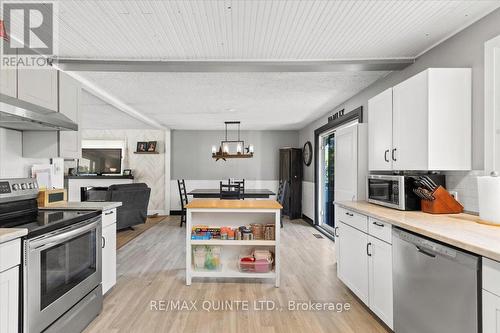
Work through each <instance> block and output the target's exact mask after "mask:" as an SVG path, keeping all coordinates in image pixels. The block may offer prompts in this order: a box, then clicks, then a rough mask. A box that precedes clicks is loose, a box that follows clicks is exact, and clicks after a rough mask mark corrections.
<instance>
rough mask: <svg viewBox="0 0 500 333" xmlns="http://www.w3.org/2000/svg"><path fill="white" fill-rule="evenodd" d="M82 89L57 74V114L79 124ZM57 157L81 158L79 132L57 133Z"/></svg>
mask: <svg viewBox="0 0 500 333" xmlns="http://www.w3.org/2000/svg"><path fill="white" fill-rule="evenodd" d="M81 91H82V87H81V84H80V82H78V81H77V80H75V79H73V78H72V77H71V76H69V75H68V74H66V73H64V72H59V112H60V113H62V114H64V115H65V116H66V117H68V118H69V119H71V120H72V121H74V122H75V123H77V124H79V123H80V104H81ZM59 155H60V157H63V158H80V157H81V132H80V130H78V131H60V132H59Z"/></svg>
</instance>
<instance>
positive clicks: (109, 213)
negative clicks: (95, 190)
mask: <svg viewBox="0 0 500 333" xmlns="http://www.w3.org/2000/svg"><path fill="white" fill-rule="evenodd" d="M113 213H114V212H113V211H111V212H108V213H104V215H111V214H113Z"/></svg>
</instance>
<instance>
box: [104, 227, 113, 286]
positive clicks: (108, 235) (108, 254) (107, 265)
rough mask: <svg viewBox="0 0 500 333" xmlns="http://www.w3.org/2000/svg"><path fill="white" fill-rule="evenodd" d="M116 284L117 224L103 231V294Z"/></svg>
mask: <svg viewBox="0 0 500 333" xmlns="http://www.w3.org/2000/svg"><path fill="white" fill-rule="evenodd" d="M115 284H116V223H113V224H111V225H109V226H107V227H105V228H104V229H102V293H103V294H105V293H106V292H107V291H108V290H110V289H111V288H112V287H113V286H114V285H115Z"/></svg>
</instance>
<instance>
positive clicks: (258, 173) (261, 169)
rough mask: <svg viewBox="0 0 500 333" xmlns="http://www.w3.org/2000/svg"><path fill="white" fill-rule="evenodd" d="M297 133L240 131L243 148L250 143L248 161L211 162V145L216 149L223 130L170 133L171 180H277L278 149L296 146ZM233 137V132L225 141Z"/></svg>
mask: <svg viewBox="0 0 500 333" xmlns="http://www.w3.org/2000/svg"><path fill="white" fill-rule="evenodd" d="M298 134H299V133H298V131H242V132H241V139H242V140H244V141H245V145H249V144H253V145H254V147H255V154H254V157H253V158H250V159H228V160H227V161H226V162H224V161H218V162H216V161H215V160H214V159H212V153H211V151H212V145H216V146H218V145H219V144H220V141H221V140H222V139H223V137H224V131H187V130H173V131H172V154H171V156H172V159H171V167H172V168H171V172H172V177H171V178H172V179H180V178H183V179H193V180H222V179H226V178H245V179H248V180H277V179H278V173H279V149H280V148H282V147H297V146H298V142H299V135H298ZM234 137H235V133H234V132H230V133H229V134H228V139H230V140H231V139H232V138H234Z"/></svg>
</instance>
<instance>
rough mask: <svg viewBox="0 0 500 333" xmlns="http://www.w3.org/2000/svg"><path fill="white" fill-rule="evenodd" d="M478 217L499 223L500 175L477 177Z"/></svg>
mask: <svg viewBox="0 0 500 333" xmlns="http://www.w3.org/2000/svg"><path fill="white" fill-rule="evenodd" d="M477 185H478V192H479V217H480V218H481V219H482V220H485V221H488V222H492V223H495V224H500V177H491V176H485V177H477Z"/></svg>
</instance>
